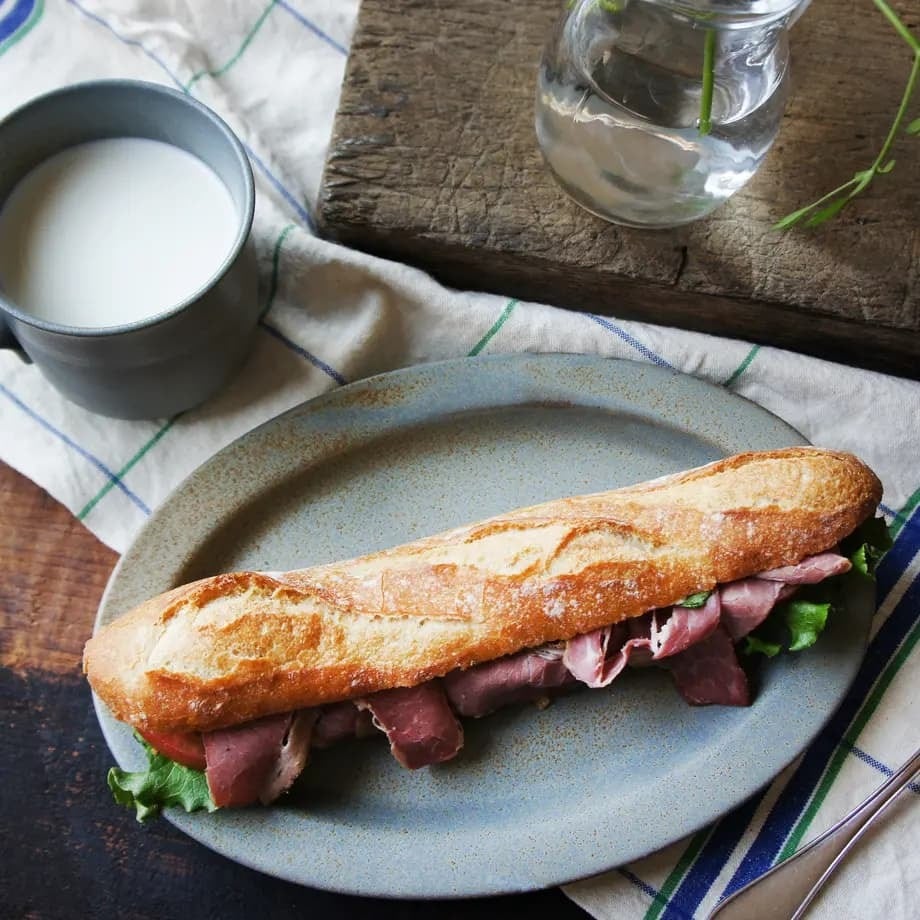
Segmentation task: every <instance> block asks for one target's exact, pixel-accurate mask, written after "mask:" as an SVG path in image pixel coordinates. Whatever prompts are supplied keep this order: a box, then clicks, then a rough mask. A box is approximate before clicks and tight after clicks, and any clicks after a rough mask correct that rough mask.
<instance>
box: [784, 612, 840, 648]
mask: <svg viewBox="0 0 920 920" xmlns="http://www.w3.org/2000/svg"><path fill="white" fill-rule="evenodd" d="M781 609H782V614H783V619H784V620H785V621H786V626H787V627H788V628H789V635H790V637H791V640H790V642H789V651H790V652H800V651H801V650H802V649H803V648H811V646H813V645H814V644H815V642H816V641H817V639H818V636H820V635H821V633H822V632H823V631H824V627H825V626H826V625H827V615H828V614H829V613H830V612H831V605H830V603H826V604H814V603H812V602H811V601H803V600H791V601H789V602H788V603H787V604H783V605H782V608H781Z"/></svg>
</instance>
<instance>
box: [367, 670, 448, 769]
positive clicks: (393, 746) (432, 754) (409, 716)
mask: <svg viewBox="0 0 920 920" xmlns="http://www.w3.org/2000/svg"><path fill="white" fill-rule="evenodd" d="M358 706H359V707H361V708H362V709H369V710H370V711H371V713H372V714H373V716H374V723H375V724H376V725H377V726H378V727H379V728H380V729H382V730H383V731H385V732H386V733H387V738H388V739H389V742H390V750H391V751H392V753H393V756H394V757H395V758H396V759H397V760H398V761H399V762H400V763H401V764H402V765H403V766H404V767H408V768H409V769H410V770H417V769H418V768H419V767H427V766H428V765H429V764H433V763H442V762H443V761H445V760H450V759H451V758H452V757H454V756H455V755H456V754H457V752H458V751H459V750H460V748H462V747H463V728H462V727H461V725H460V723H459V722H458V721H457V717H456V716H455V715H454V713H453V711H452V710H451V708H450V705H449V704H448V702H447V697H446V696H445V695H444V690H443V689H442V687H441V682H440V681H439V680H429V681H427V682H426V683H424V684H420V685H419V686H418V687H397V688H396V689H393V690H381V691H380V692H379V693H374V694H372V695H371V696H369V697H367V698H366V699H364V700H360V701H359V702H358Z"/></svg>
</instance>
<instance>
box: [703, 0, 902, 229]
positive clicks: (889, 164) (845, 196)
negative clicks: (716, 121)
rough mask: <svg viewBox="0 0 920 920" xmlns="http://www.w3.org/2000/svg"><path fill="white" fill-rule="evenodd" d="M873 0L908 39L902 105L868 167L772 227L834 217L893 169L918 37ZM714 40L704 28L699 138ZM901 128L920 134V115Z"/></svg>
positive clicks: (708, 112)
mask: <svg viewBox="0 0 920 920" xmlns="http://www.w3.org/2000/svg"><path fill="white" fill-rule="evenodd" d="M872 2H873V3H874V4H875V5H876V7H878V9H879V11H880V12H881V13H882V15H883V16H885V18H886V19H887V20H888V21H889V22H890V23H891V25H892V26H893V27H894V29H895V31H896V32H897V33H898V35H900V36H901V38H903V39H904V41H905V42H907V45H908V47H909V48H910V49H911V51H912V52H913V55H914V61H913V66H912V67H911V71H910V76H909V77H908V78H907V85H906V86H905V87H904V93H903V95H902V96H901V104H900V105H899V106H898V110H897V113H896V114H895V117H894V121H893V122H892V124H891V128H890V129H889V131H888V135H887V136H886V138H885V141H884V143H883V144H882V147H881V149H880V150H879V152H878V155H877V156H876V157H875V159H874V160H873V161H872V164H871V165H870V166H869V167H868V168H866V169H861V170H860V171H859V172H857V173H854V175H853V178H852V179H850V180H848V181H847V182H844V183H843V185H839V186H837V188H835V189H833V190H832V191H830V192H828V193H827V194H826V195H822V196H821V197H820V198H819V199H818V200H817V201H813V202H812V203H811V204H809V205H806V206H805V207H804V208H799V209H798V210H796V211H793V212H792V213H791V214H787V215H786V216H785V217H784V218H782V220H779V221H777V222H776V223H775V224H774V225H773V229H774V230H788V229H789V228H790V227H794V226H795V225H796V224H800V223H801V224H803V225H804V226H806V227H818V226H820V225H821V224H823V223H824V222H825V221H828V220H830V219H831V218H833V217H836V216H837V215H838V214H839V213H840V212H841V211H842V210H843V209H844V208H845V207H846V206H847V205H848V204H849V203H850V202H851V201H852V200H853V199H854V198H855V197H856V196H857V195H859V194H861V193H862V192H864V191H865V190H866V188H868V186H869V185H870V184H871V183H872V180H873V179H875V177H876V176H883V175H885V174H887V173H890V172H891V170H892V169H894V164H895V161H894V160H893V159H890V158H889V156H888V154H889V152H890V151H891V147H892V145H893V144H894V142H895V140H896V139H897V136H898V134H899V133H900V131H901V128H902V125H904V120H905V119H906V117H907V111H908V108H909V107H910V101H911V98H912V97H913V94H914V90H915V89H916V87H917V84H918V82H920V39H918V38H916V36H914V35H913V34H912V33H911V31H910V29H908V28H907V26H906V25H905V24H904V23H903V22H902V21H901V19H900V17H899V16H898V14H897V13H896V12H895V11H894V10H893V9H892V8H891V7H890V6H889V5H888V3H887V0H872ZM715 39H716V35H715V32H714V31H713V30H711V29H710V30H709V31H707V33H706V38H705V40H704V44H703V74H702V94H701V97H700V117H699V127H698V130H699V134H700V136H701V137H704V136H705V135H707V134H709V133H710V132H711V131H712V94H713V86H714V83H715ZM904 131H905V133H906V134H910V135H920V118H915V119H914V120H913V121H911V122H909V123H908V124H907V125H905V126H904Z"/></svg>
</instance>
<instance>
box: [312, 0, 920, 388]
mask: <svg viewBox="0 0 920 920" xmlns="http://www.w3.org/2000/svg"><path fill="white" fill-rule="evenodd" d="M895 6H896V7H897V8H898V9H899V11H900V12H901V13H902V14H903V16H904V20H905V22H906V23H907V24H908V26H910V27H911V28H913V29H914V31H915V32H916V31H917V29H918V27H920V21H918V9H917V6H916V4H915V3H914V0H897V2H896V3H895ZM559 7H560V4H558V3H557V2H556V0H528V2H526V3H525V2H521V0H516V2H507V0H506V2H502V0H460V2H456V0H364V2H363V4H362V8H361V13H360V17H359V20H358V25H357V29H356V33H355V36H354V40H353V42H352V46H351V55H350V58H349V63H348V68H347V73H346V77H345V81H344V86H343V90H342V96H341V101H340V105H339V111H338V115H337V117H336V122H335V130H334V135H333V138H332V142H331V146H330V150H329V156H328V159H327V163H326V169H325V174H324V177H323V183H322V188H321V192H320V221H321V224H322V227H323V230H324V232H325V233H326V234H327V235H328V236H330V237H332V238H335V239H338V240H340V241H342V242H345V243H347V244H349V245H352V246H356V247H358V248H360V249H364V250H366V251H369V252H373V253H377V254H381V255H385V256H389V257H392V258H396V259H399V260H401V261H406V262H411V263H414V264H416V265H419V266H421V267H423V268H425V269H427V270H429V271H430V272H431V273H432V274H433V275H435V276H436V277H438V278H439V279H441V280H442V281H444V282H445V283H447V284H450V285H454V286H458V287H462V288H471V289H480V290H490V291H495V292H498V293H503V294H507V295H509V296H514V297H519V298H523V299H529V300H537V301H541V302H544V303H553V304H557V305H559V306H565V307H569V308H573V309H580V310H589V311H592V312H598V313H604V314H607V315H615V316H620V317H626V318H634V319H642V320H647V321H650V322H655V323H662V324H666V325H670V326H679V327H682V328H686V329H695V330H699V331H703V332H711V333H715V334H719V335H728V336H734V337H738V338H743V339H747V340H749V341H752V342H758V343H765V344H771V345H777V346H781V347H785V348H790V349H793V350H797V351H802V352H808V353H811V354H816V355H820V356H824V357H829V358H832V359H835V360H839V361H844V362H846V363H850V364H858V365H862V366H866V367H872V368H876V369H879V370H885V371H888V372H891V373H896V374H902V375H906V376H911V377H915V378H920V138H911V137H907V136H903V137H901V138H899V140H898V142H897V144H896V146H895V149H894V151H893V155H894V157H895V158H896V160H897V165H896V167H895V169H894V171H893V172H892V173H891V174H890V175H888V176H884V177H881V178H880V179H878V180H877V181H876V182H875V183H874V184H873V186H872V188H871V189H870V191H869V192H868V194H866V195H864V196H863V197H862V198H861V199H860V200H858V201H857V203H856V204H855V205H854V206H852V207H851V208H849V209H848V210H847V211H846V212H845V213H844V214H843V215H841V216H840V217H839V218H838V219H837V220H836V221H834V222H833V223H831V224H827V225H825V226H824V227H822V228H820V229H818V230H816V231H792V232H787V233H785V234H780V233H777V232H775V231H774V230H772V229H771V225H772V224H773V222H774V221H776V220H777V219H778V218H780V217H782V216H783V215H784V214H786V213H788V212H789V211H792V210H794V209H795V208H797V207H799V206H801V205H804V204H806V203H808V202H809V201H812V200H813V199H815V198H817V197H819V196H820V195H822V194H824V193H825V192H827V191H829V190H830V189H831V188H833V187H834V186H835V185H838V184H839V183H841V182H844V181H846V180H847V179H848V178H849V177H850V176H851V175H852V174H853V173H854V172H855V171H856V170H858V169H863V168H865V167H867V166H868V165H869V164H870V163H871V162H872V160H873V159H874V157H875V155H876V153H877V151H878V149H879V147H880V146H881V144H882V141H883V139H884V137H885V135H886V133H887V131H888V128H889V126H890V123H891V120H892V117H893V115H894V112H895V110H896V108H897V105H898V101H899V99H900V96H901V92H902V89H903V87H904V84H905V82H906V79H907V75H908V72H909V70H910V64H911V57H910V51H909V49H908V48H907V46H906V44H905V43H904V42H903V41H902V40H901V39H899V38H898V37H897V35H896V34H895V33H894V31H893V29H892V28H891V26H890V25H889V24H888V23H887V22H886V20H885V19H884V18H883V17H882V16H881V15H880V14H879V13H878V12H877V10H876V9H875V7H874V6H873V4H872V3H871V2H870V0H815V2H814V3H813V4H812V7H811V8H810V9H809V11H808V12H807V14H806V15H805V16H804V17H803V19H802V20H801V21H800V22H799V23H798V24H797V25H796V27H795V28H794V30H793V36H792V49H793V61H792V72H793V80H794V90H793V94H792V97H791V100H790V103H789V107H788V110H787V114H786V117H785V119H784V122H783V127H782V130H781V133H780V136H779V139H778V140H777V142H776V144H775V145H774V147H773V150H772V151H771V153H770V155H769V156H768V158H767V161H766V162H765V164H764V166H763V167H762V168H761V170H760V172H759V173H758V174H757V175H756V176H755V177H754V179H753V180H752V181H751V182H750V183H749V184H748V185H747V186H746V187H745V188H744V189H743V190H742V191H741V192H739V193H738V194H737V195H736V196H735V197H734V198H732V199H731V200H730V201H729V202H728V203H727V204H726V205H725V206H723V207H722V208H721V209H720V210H718V211H717V212H716V213H715V214H714V215H713V216H712V217H710V218H709V219H706V220H703V221H700V222H698V223H696V224H693V225H690V226H688V227H683V228H679V229H676V230H663V231H662V230H659V231H637V230H630V229H626V228H621V227H617V226H614V225H612V224H608V223H606V222H604V221H602V220H600V219H598V218H596V217H593V216H592V215H590V214H588V213H587V212H585V211H583V210H582V209H581V208H579V207H578V206H577V205H575V204H573V203H572V202H571V201H570V200H569V199H568V198H567V197H566V196H565V195H564V194H563V193H562V192H561V191H560V190H559V189H558V187H557V186H556V184H555V183H554V181H553V179H552V178H551V176H550V175H549V172H548V171H547V169H546V168H545V167H544V165H543V162H542V159H541V156H540V153H539V150H538V148H537V145H536V141H535V138H534V130H533V97H534V87H535V77H536V70H537V65H538V62H539V59H540V54H541V50H542V46H543V43H544V41H545V38H546V36H547V33H548V31H549V29H550V27H551V25H552V23H553V21H554V18H555V16H556V15H557V13H558V10H559ZM913 109H917V110H920V100H916V101H915V104H914V106H913ZM911 114H912V116H916V115H917V114H920V111H912V112H911Z"/></svg>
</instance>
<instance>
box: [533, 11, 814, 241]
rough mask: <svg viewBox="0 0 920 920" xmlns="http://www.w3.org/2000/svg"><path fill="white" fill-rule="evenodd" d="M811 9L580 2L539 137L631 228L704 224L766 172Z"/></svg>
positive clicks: (589, 194) (551, 61) (584, 196)
mask: <svg viewBox="0 0 920 920" xmlns="http://www.w3.org/2000/svg"><path fill="white" fill-rule="evenodd" d="M809 2H810V0H570V2H569V3H568V4H567V8H566V9H565V11H564V12H563V14H562V16H561V18H560V19H559V21H558V23H557V25H556V28H555V30H554V32H553V34H552V36H551V37H550V40H549V42H548V44H547V47H546V50H545V52H544V55H543V60H542V63H541V66H540V73H539V77H538V82H537V101H536V129H537V140H538V142H539V145H540V148H541V150H542V151H543V155H544V157H545V159H546V162H547V164H548V165H549V168H550V169H551V170H552V172H553V175H554V176H555V178H556V179H557V181H558V182H559V184H560V185H561V186H562V188H563V189H564V190H565V191H566V192H568V194H569V195H571V197H572V198H574V199H575V201H577V202H578V203H579V204H580V205H582V206H584V207H585V208H587V209H588V210H589V211H592V212H593V213H594V214H597V215H598V216H599V217H603V218H605V219H606V220H610V221H613V222H615V223H618V224H625V225H627V226H631V227H673V226H677V225H679V224H685V223H689V222H690V221H693V220H697V219H699V218H701V217H705V216H706V215H707V214H709V213H711V212H712V211H713V210H714V209H715V208H717V207H718V206H719V205H720V204H721V203H722V202H723V201H725V200H726V199H727V198H728V197H729V196H730V195H732V194H734V193H735V192H736V191H738V189H739V188H741V187H742V186H743V185H744V184H745V183H746V182H747V181H748V179H750V178H751V176H753V175H754V173H755V172H756V171H757V168H758V167H759V166H760V164H761V162H762V161H763V159H764V157H765V156H766V153H767V151H768V150H769V149H770V145H771V144H772V143H773V141H774V139H775V138H776V135H777V132H778V131H779V126H780V121H781V119H782V115H783V110H784V108H785V104H786V94H787V84H788V70H789V68H788V62H789V52H788V44H787V40H786V35H787V30H788V28H789V26H790V25H791V23H792V22H793V21H794V19H795V18H797V17H798V15H801V13H802V12H803V11H804V8H805V7H806V6H807V5H808V3H809Z"/></svg>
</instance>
